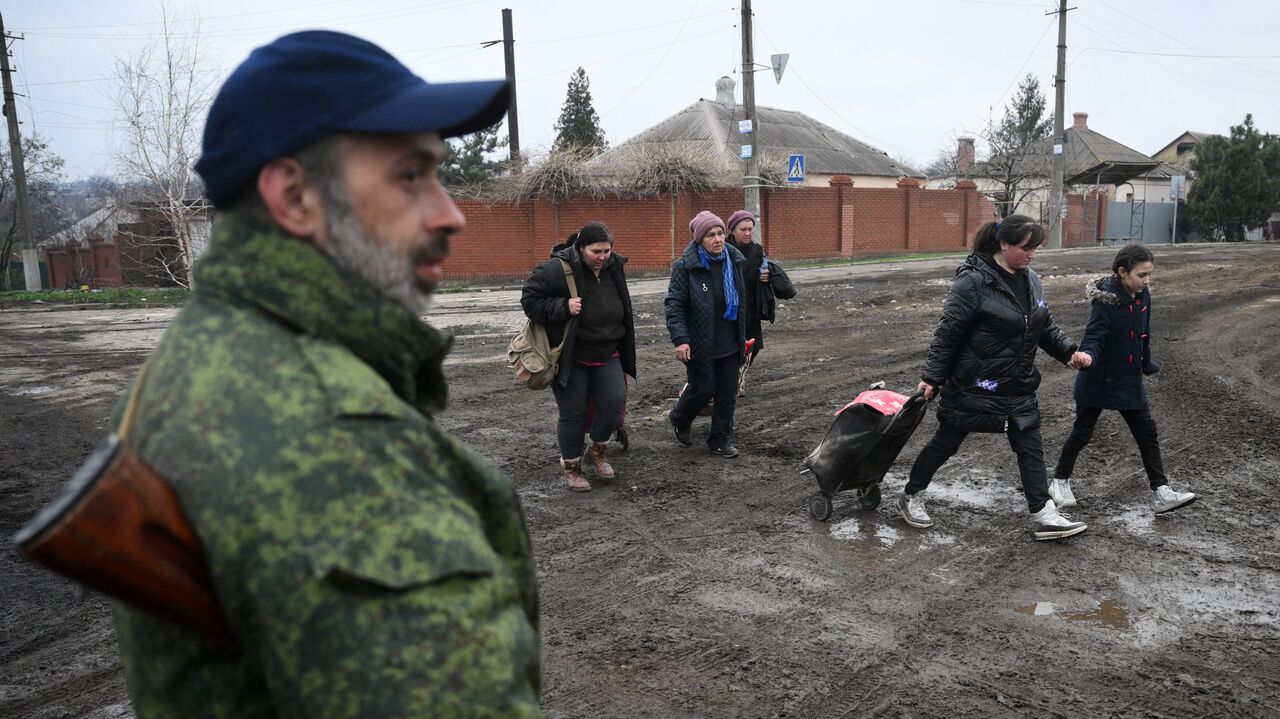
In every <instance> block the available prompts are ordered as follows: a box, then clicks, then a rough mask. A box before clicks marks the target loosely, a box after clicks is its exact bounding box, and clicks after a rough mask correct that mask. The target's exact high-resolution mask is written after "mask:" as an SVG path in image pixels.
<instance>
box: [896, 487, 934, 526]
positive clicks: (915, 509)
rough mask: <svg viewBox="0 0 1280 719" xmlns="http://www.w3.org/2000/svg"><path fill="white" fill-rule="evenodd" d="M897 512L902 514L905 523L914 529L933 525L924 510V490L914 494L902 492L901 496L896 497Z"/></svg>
mask: <svg viewBox="0 0 1280 719" xmlns="http://www.w3.org/2000/svg"><path fill="white" fill-rule="evenodd" d="M898 512H899V513H900V514H902V518H903V519H905V520H906V521H907V524H910V525H911V526H913V527H915V528H916V529H928V528H929V527H932V526H933V520H932V519H930V518H929V513H928V512H926V511H924V492H916V493H915V494H907V493H906V492H903V493H902V496H901V497H898Z"/></svg>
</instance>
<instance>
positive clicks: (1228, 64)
mask: <svg viewBox="0 0 1280 719" xmlns="http://www.w3.org/2000/svg"><path fill="white" fill-rule="evenodd" d="M1108 7H1110V8H1111V9H1113V10H1115V11H1116V12H1118V13H1120V14H1121V15H1124V16H1125V17H1127V18H1129V19H1130V20H1133V21H1134V22H1137V23H1139V24H1141V25H1145V26H1146V27H1151V26H1150V25H1146V23H1143V22H1142V21H1141V20H1139V19H1137V18H1135V17H1133V16H1132V15H1128V14H1125V13H1124V12H1123V11H1121V10H1119V9H1117V8H1115V7H1114V6H1110V5H1108ZM1082 12H1084V13H1085V14H1087V15H1088V16H1089V17H1092V18H1095V19H1097V20H1098V21H1100V22H1102V23H1104V24H1106V25H1107V26H1109V27H1112V28H1115V29H1116V30H1119V31H1120V32H1123V33H1126V34H1128V35H1132V36H1133V37H1136V38H1138V39H1140V40H1142V41H1143V42H1153V41H1152V40H1151V38H1149V37H1146V36H1144V35H1141V34H1139V33H1137V32H1135V31H1133V30H1131V29H1129V28H1125V27H1121V26H1119V25H1117V24H1115V23H1113V22H1111V21H1109V20H1107V19H1106V18H1104V17H1101V16H1099V15H1097V14H1095V13H1092V12H1089V11H1088V10H1083V11H1082ZM1152 29H1155V28H1152ZM1156 32H1158V33H1160V34H1161V35H1164V36H1165V37H1167V38H1170V39H1171V40H1173V41H1174V42H1176V43H1177V44H1179V45H1183V46H1185V47H1189V48H1191V49H1192V50H1197V51H1199V52H1201V53H1204V54H1205V55H1211V54H1212V53H1210V51H1208V50H1205V49H1203V48H1199V47H1196V46H1194V45H1190V44H1188V43H1185V42H1182V41H1180V40H1178V39H1177V38H1174V37H1172V36H1171V35H1168V34H1167V33H1164V32H1162V31H1160V30H1158V29H1156ZM1113 42H1114V41H1113ZM1116 44H1117V45H1119V43H1116ZM1154 44H1155V45H1157V46H1160V47H1165V48H1170V49H1172V48H1171V46H1170V45H1169V44H1168V43H1165V42H1161V41H1159V40H1155V41H1154ZM1086 49H1087V48H1086ZM1131 52H1132V53H1133V54H1140V53H1138V52H1137V51H1131ZM1083 54H1084V51H1083V50H1082V51H1081V52H1079V53H1077V54H1076V58H1077V59H1078V58H1079V57H1080V55H1083ZM1152 54H1153V55H1155V54H1157V53H1152ZM1170 56H1177V54H1176V53H1170ZM1188 57H1190V56H1189V55H1188ZM1203 59H1206V60H1209V62H1210V64H1213V65H1217V66H1218V67H1220V68H1222V69H1224V70H1231V69H1232V68H1238V69H1241V70H1245V71H1247V72H1251V73H1255V74H1259V75H1267V76H1271V77H1280V73H1276V72H1272V71H1270V70H1263V69H1261V68H1256V67H1253V66H1251V65H1246V64H1244V63H1241V62H1235V61H1234V60H1228V61H1227V62H1225V63H1221V62H1214V60H1213V58H1210V57H1205V58H1203Z"/></svg>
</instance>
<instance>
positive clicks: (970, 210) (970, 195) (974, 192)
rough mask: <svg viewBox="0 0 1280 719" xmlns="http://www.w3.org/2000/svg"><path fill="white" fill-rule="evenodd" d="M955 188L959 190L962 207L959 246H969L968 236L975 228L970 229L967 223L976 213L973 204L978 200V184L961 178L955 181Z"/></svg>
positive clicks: (971, 220)
mask: <svg viewBox="0 0 1280 719" xmlns="http://www.w3.org/2000/svg"><path fill="white" fill-rule="evenodd" d="M956 189H957V190H959V191H960V197H961V198H962V200H961V201H962V203H963V205H964V209H963V210H962V211H961V222H960V247H962V248H966V249H967V248H968V247H969V238H970V237H971V236H972V235H973V234H974V233H975V232H976V231H977V228H976V227H975V228H972V229H970V227H969V224H970V223H971V222H973V220H974V219H975V217H974V215H976V214H977V212H976V211H975V210H976V208H975V207H974V205H976V204H977V202H978V185H977V183H975V182H974V181H973V180H961V181H959V182H957V183H956Z"/></svg>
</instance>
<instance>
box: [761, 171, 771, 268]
mask: <svg viewBox="0 0 1280 719" xmlns="http://www.w3.org/2000/svg"><path fill="white" fill-rule="evenodd" d="M772 196H773V192H772V191H770V190H769V188H767V187H762V188H760V226H761V227H764V226H765V223H766V222H768V221H769V198H770V197H772ZM772 238H773V232H772V230H769V229H766V230H765V233H764V237H762V238H761V242H760V249H761V250H763V251H764V254H765V256H766V257H768V256H769V246H770V245H771V244H772V243H773V239H772Z"/></svg>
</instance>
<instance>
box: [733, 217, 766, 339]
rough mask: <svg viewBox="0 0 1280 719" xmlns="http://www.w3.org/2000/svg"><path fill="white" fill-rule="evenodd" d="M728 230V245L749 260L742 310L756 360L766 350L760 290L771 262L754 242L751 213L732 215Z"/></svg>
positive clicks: (744, 280)
mask: <svg viewBox="0 0 1280 719" xmlns="http://www.w3.org/2000/svg"><path fill="white" fill-rule="evenodd" d="M726 229H727V230H728V233H729V237H728V241H729V245H730V246H732V247H733V248H734V249H736V250H737V251H739V252H741V253H742V256H743V257H744V258H745V259H746V262H747V263H746V265H744V266H743V269H742V279H743V284H744V285H745V286H746V290H747V292H746V295H745V296H744V297H743V301H742V307H743V309H745V310H746V313H747V318H746V319H747V339H748V340H751V339H754V340H755V341H756V343H755V345H754V348H753V349H752V350H751V356H752V357H753V358H754V357H755V356H756V355H758V354H760V349H761V348H763V347H764V331H763V329H762V327H761V322H760V309H759V308H760V299H759V296H760V287H761V283H764V284H768V282H769V265H768V261H769V259H768V258H767V257H765V255H764V248H763V247H761V246H760V243H758V242H753V241H752V239H751V238H752V235H754V234H755V230H756V218H755V215H753V214H751V212H749V211H748V210H737V211H735V212H734V213H733V214H732V215H729V222H728V223H727V224H726Z"/></svg>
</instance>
